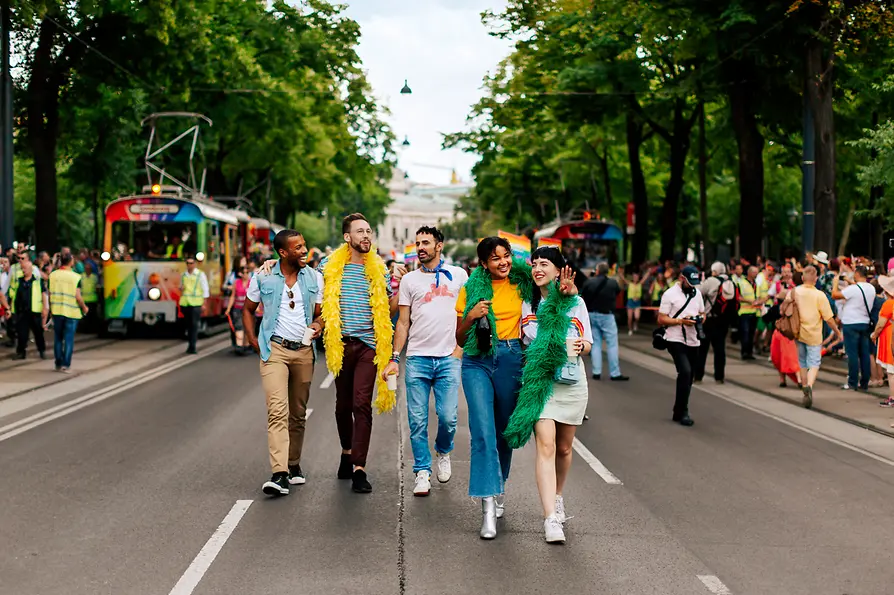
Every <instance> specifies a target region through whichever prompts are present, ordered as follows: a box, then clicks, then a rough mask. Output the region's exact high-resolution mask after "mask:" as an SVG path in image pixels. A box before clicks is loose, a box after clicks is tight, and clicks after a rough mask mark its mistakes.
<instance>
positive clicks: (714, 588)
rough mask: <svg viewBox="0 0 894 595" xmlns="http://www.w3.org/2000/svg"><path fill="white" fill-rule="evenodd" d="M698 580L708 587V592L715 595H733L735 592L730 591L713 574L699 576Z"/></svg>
mask: <svg viewBox="0 0 894 595" xmlns="http://www.w3.org/2000/svg"><path fill="white" fill-rule="evenodd" d="M698 580H700V581H701V582H702V583H704V585H705V586H706V587H708V591H710V592H711V593H713V594H714V595H733V592H732V591H730V590H729V587H727V586H726V585H724V584H723V583H722V582H721V581H720V579H719V578H717V577H716V576H714V575H713V574H700V575H698Z"/></svg>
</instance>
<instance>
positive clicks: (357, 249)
mask: <svg viewBox="0 0 894 595" xmlns="http://www.w3.org/2000/svg"><path fill="white" fill-rule="evenodd" d="M349 245H350V246H351V250H354V251H355V252H357V253H359V254H367V253H368V252H369V250H370V248H372V242H370V243H369V245H367V246H366V247H364V246H363V243H362V242H357V243H354V242H353V241H352V242H350V243H349Z"/></svg>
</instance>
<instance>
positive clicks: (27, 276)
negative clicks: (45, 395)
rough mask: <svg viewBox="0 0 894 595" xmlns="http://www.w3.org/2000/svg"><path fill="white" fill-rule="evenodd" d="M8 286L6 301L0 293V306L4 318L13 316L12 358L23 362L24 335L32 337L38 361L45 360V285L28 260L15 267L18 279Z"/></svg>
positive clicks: (25, 339) (26, 339) (47, 307)
mask: <svg viewBox="0 0 894 595" xmlns="http://www.w3.org/2000/svg"><path fill="white" fill-rule="evenodd" d="M14 281H15V283H12V284H10V287H9V301H7V300H6V296H5V295H2V294H0V306H3V308H4V309H6V310H7V317H10V318H11V315H13V314H14V315H15V324H16V336H17V338H18V343H17V345H16V356H15V359H25V350H26V348H27V346H28V332H29V331H30V332H32V333H33V334H34V344H35V345H36V346H37V352H38V353H39V354H40V359H46V353H45V352H46V349H47V345H46V341H45V340H44V336H43V330H44V327H45V326H46V323H47V316H49V313H50V310H49V301H48V300H47V283H46V281H44V280H43V279H41V278H40V275H38V274H37V270H36V269H35V268H34V265H33V264H32V263H31V261H30V260H28V259H24V260H23V261H22V264H21V266H20V267H19V272H18V277H16V278H15V279H14Z"/></svg>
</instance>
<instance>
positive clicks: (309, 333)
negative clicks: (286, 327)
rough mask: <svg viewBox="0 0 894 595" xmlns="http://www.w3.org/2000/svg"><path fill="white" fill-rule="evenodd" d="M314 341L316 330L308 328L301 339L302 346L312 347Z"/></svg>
mask: <svg viewBox="0 0 894 595" xmlns="http://www.w3.org/2000/svg"><path fill="white" fill-rule="evenodd" d="M313 340H314V329H312V328H310V327H308V328H306V329H304V338H303V339H301V344H302V345H310V344H311V343H312V342H313Z"/></svg>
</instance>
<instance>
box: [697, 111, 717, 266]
mask: <svg viewBox="0 0 894 595" xmlns="http://www.w3.org/2000/svg"><path fill="white" fill-rule="evenodd" d="M698 215H699V217H698V218H699V222H700V223H701V236H702V244H703V245H704V252H703V253H702V257H703V258H704V260H705V262H703V263H702V265H706V264H707V263H708V262H710V261H712V260H714V249H713V247H712V246H711V245H710V242H709V241H708V148H707V141H706V139H705V102H704V101H700V102H699V104H698Z"/></svg>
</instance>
